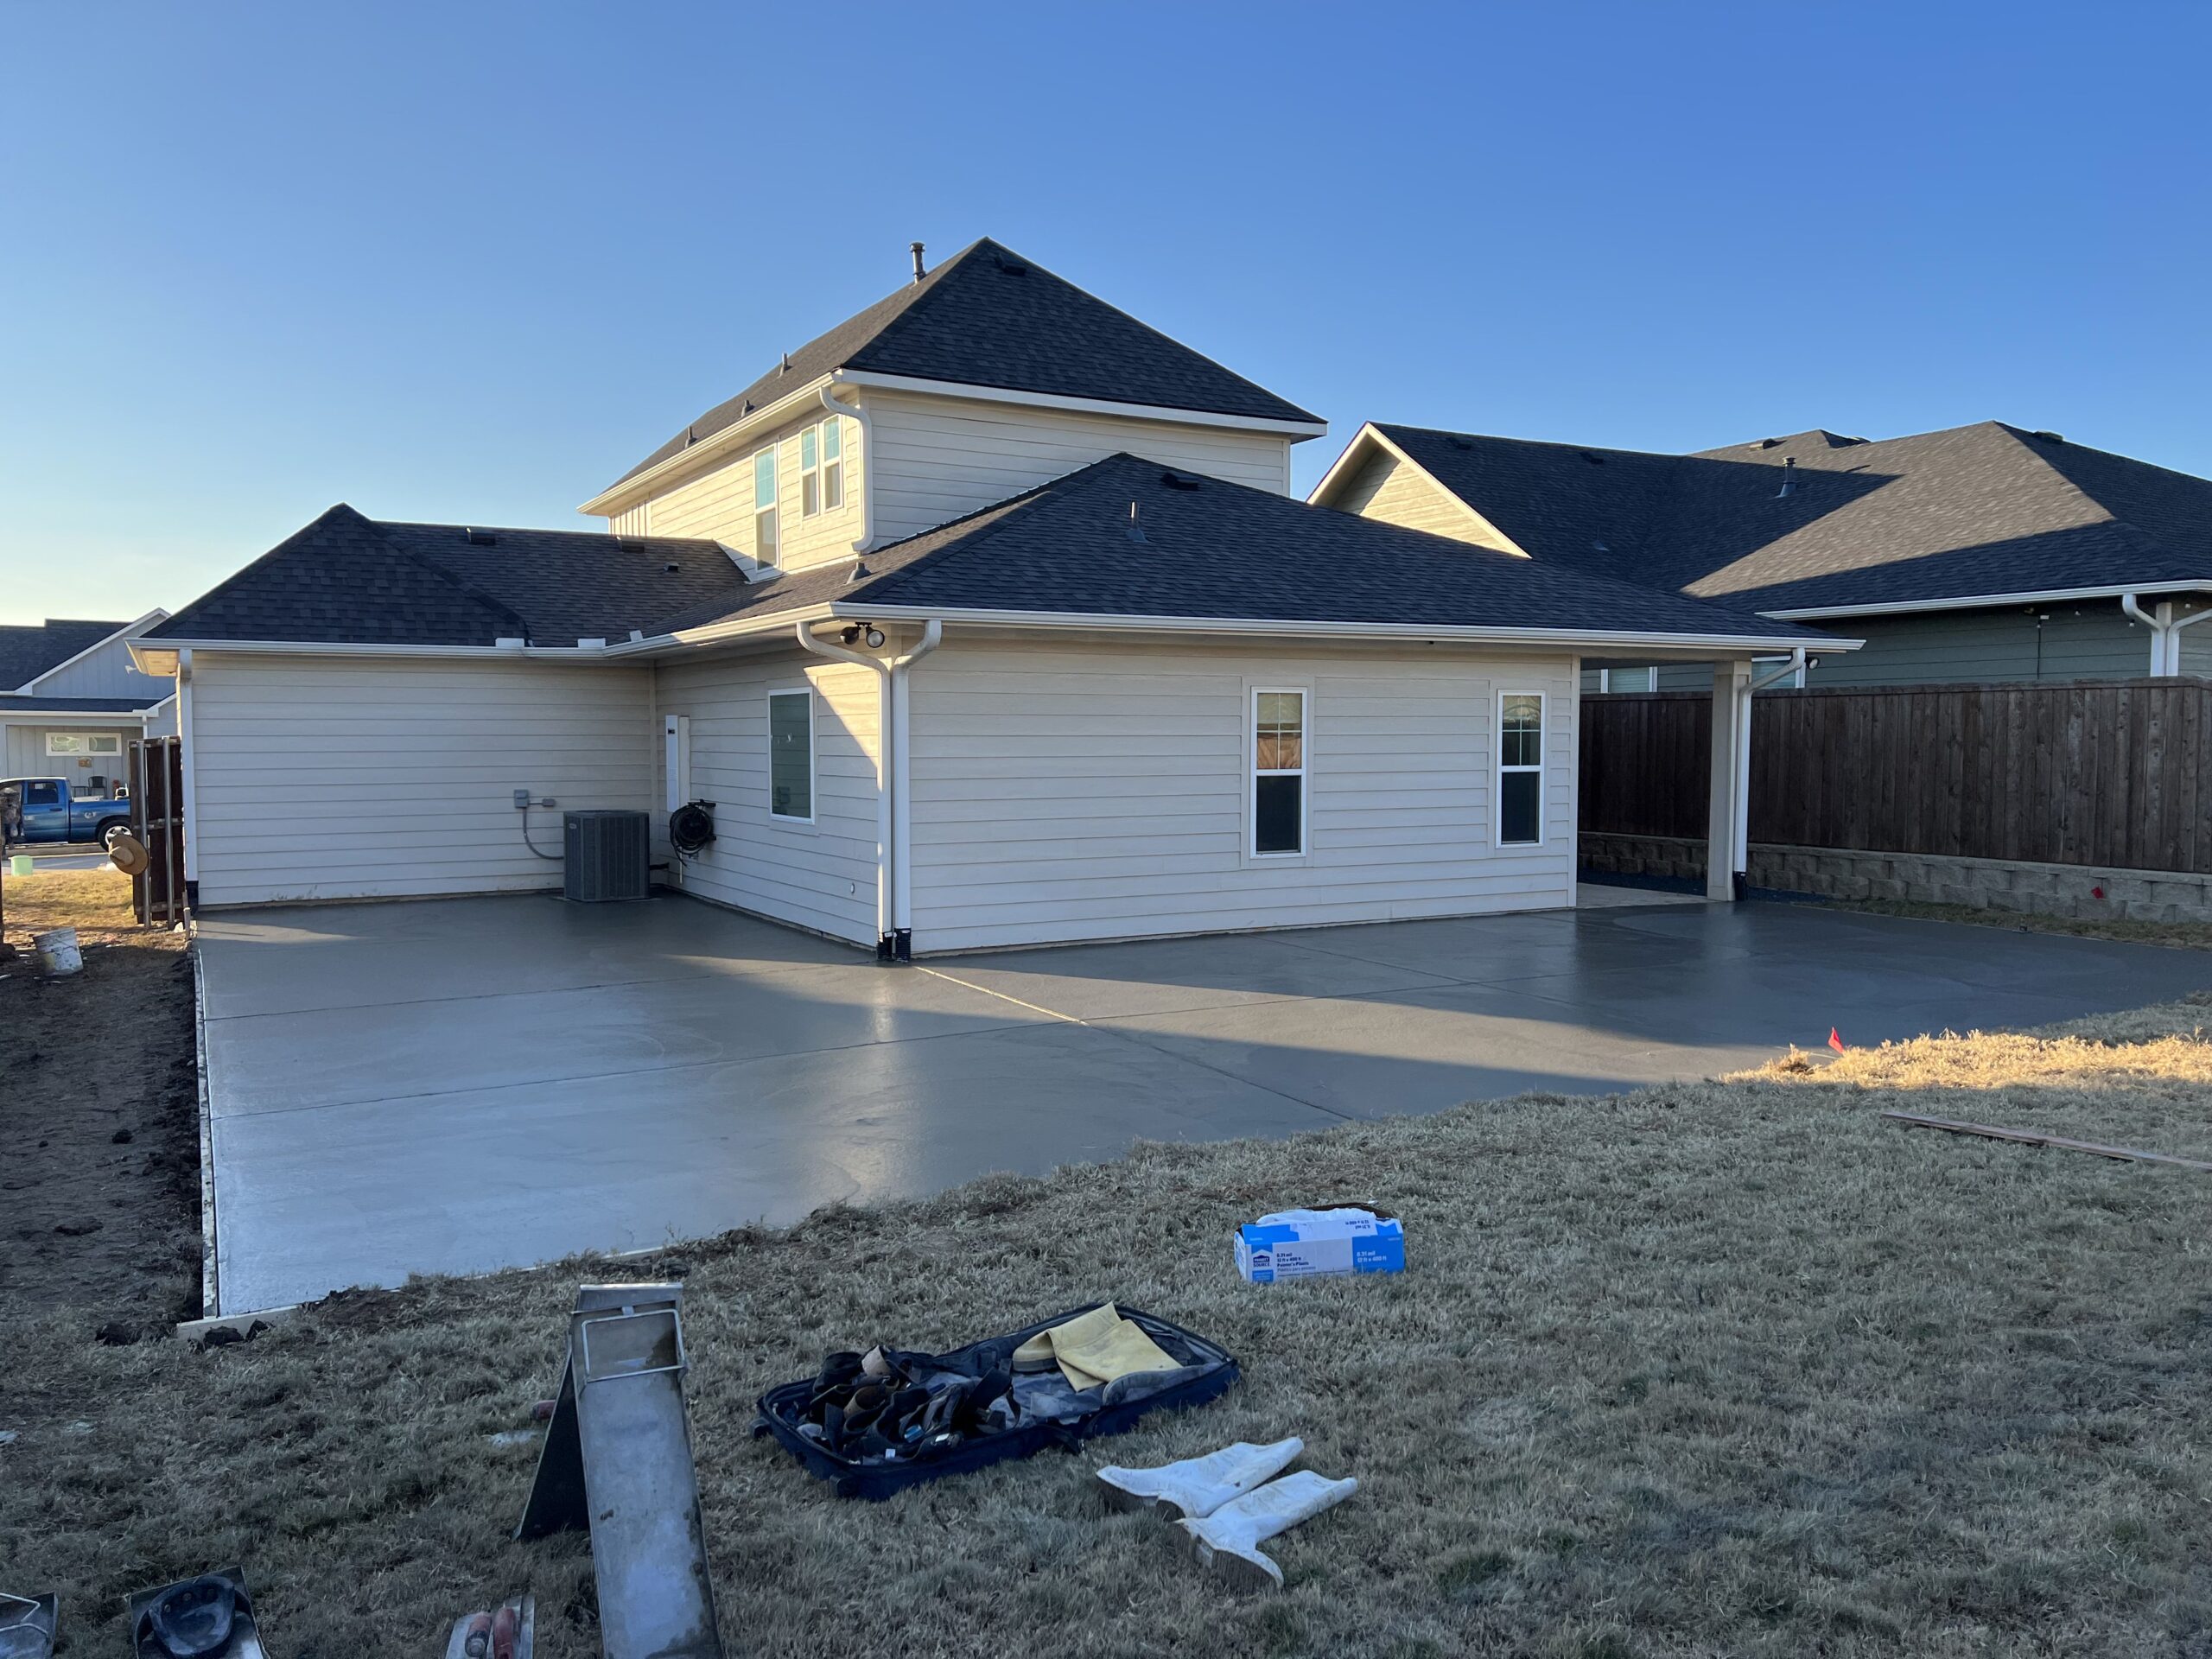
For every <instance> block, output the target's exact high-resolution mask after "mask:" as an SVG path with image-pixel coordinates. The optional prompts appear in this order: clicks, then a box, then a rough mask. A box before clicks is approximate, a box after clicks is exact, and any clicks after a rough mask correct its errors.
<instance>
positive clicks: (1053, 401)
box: [832, 369, 1329, 442]
mask: <svg viewBox="0 0 2212 1659" xmlns="http://www.w3.org/2000/svg"><path fill="white" fill-rule="evenodd" d="M832 378H834V379H836V380H838V381H841V382H842V383H843V384H845V385H853V386H859V387H861V389H863V390H873V391H913V392H920V393H922V394H924V395H925V396H927V397H958V398H962V399H964V400H965V401H967V402H969V403H978V404H1029V405H1031V406H1032V407H1033V408H1037V409H1057V410H1065V411H1067V412H1068V413H1070V414H1073V415H1113V416H1119V417H1120V418H1122V419H1123V420H1138V421H1158V422H1160V423H1164V424H1166V425H1169V426H1222V427H1230V428H1233V429H1236V430H1237V431H1239V432H1267V433H1271V434H1273V435H1275V436H1277V437H1286V438H1289V439H1291V440H1293V441H1294V442H1304V441H1305V440H1306V439H1307V438H1319V437H1325V436H1327V435H1328V431H1329V423H1327V422H1326V421H1281V420H1273V419H1269V418H1268V417H1265V416H1258V415H1222V414H1217V413H1215V412H1214V411H1213V410H1204V409H1170V408H1168V407H1166V405H1164V404H1122V403H1116V402H1114V401H1113V400H1112V399H1110V398H1105V397H1061V396H1060V395H1059V394H1058V393H1057V392H1050V391H1010V390H1008V389H1007V388H1006V387H1004V386H978V385H970V384H969V382H967V381H965V380H925V379H922V378H919V377H918V376H915V375H911V374H879V373H877V372H875V371H874V370H872V369H840V370H838V371H837V372H836V374H835V375H834V376H833V377H832Z"/></svg>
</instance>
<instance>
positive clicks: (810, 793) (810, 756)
mask: <svg viewBox="0 0 2212 1659" xmlns="http://www.w3.org/2000/svg"><path fill="white" fill-rule="evenodd" d="M768 816H769V817H772V818H785V819H788V820H790V821H791V822H793V823H813V822H814V693H813V692H812V691H811V690H802V691H771V692H770V693H769V694H768Z"/></svg>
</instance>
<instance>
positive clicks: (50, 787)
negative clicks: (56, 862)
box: [0, 778, 130, 847]
mask: <svg viewBox="0 0 2212 1659" xmlns="http://www.w3.org/2000/svg"><path fill="white" fill-rule="evenodd" d="M129 828H130V802H129V801H115V800H105V799H97V800H96V799H87V798H85V797H83V796H80V795H79V794H78V793H77V792H76V791H74V790H73V789H71V788H70V787H69V780H68V779H67V778H0V842H19V843H22V844H23V845H26V846H37V845H39V844H40V843H41V842H47V843H54V842H94V843H96V844H98V845H99V846H103V847H105V845H106V844H107V838H108V836H110V835H111V833H112V832H114V831H115V830H118V829H129Z"/></svg>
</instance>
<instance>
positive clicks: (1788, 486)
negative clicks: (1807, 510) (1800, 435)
mask: <svg viewBox="0 0 2212 1659" xmlns="http://www.w3.org/2000/svg"><path fill="white" fill-rule="evenodd" d="M1796 493H1797V457H1796V456H1795V455H1784V456H1783V458H1782V487H1781V488H1780V489H1778V490H1777V491H1776V492H1775V493H1774V494H1775V499H1777V500H1779V499H1782V498H1783V496H1785V495H1795V494H1796Z"/></svg>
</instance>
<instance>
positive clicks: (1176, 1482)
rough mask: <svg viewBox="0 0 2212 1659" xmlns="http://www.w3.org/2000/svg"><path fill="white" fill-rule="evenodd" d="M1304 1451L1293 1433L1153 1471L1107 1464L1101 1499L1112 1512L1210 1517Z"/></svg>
mask: <svg viewBox="0 0 2212 1659" xmlns="http://www.w3.org/2000/svg"><path fill="white" fill-rule="evenodd" d="M1305 1449H1306V1442H1305V1441H1303V1440H1300V1439H1299V1438H1298V1437H1297V1436H1296V1435H1295V1434H1294V1435H1292V1436H1291V1437H1290V1438H1289V1439H1288V1440H1277V1441H1276V1442H1275V1443H1274V1445H1272V1446H1254V1445H1253V1444H1252V1443H1251V1442H1250V1441H1249V1440H1239V1441H1237V1442H1236V1445H1234V1446H1224V1447H1222V1448H1221V1450H1220V1451H1218V1452H1207V1453H1206V1454H1205V1456H1204V1457H1203V1458H1185V1459H1183V1461H1182V1462H1180V1463H1171V1464H1167V1465H1164V1466H1163V1467H1160V1468H1158V1469H1124V1468H1122V1467H1121V1466H1120V1465H1118V1464H1108V1465H1106V1466H1105V1467H1104V1468H1103V1469H1101V1470H1100V1471H1098V1478H1099V1480H1100V1481H1101V1482H1102V1483H1103V1484H1104V1486H1105V1488H1106V1501H1107V1502H1108V1503H1111V1504H1112V1505H1113V1506H1114V1507H1115V1508H1116V1509H1117V1510H1166V1511H1168V1512H1170V1513H1171V1514H1174V1515H1179V1516H1193V1515H1197V1516H1205V1515H1211V1514H1212V1513H1213V1512H1214V1511H1215V1510H1217V1509H1219V1508H1220V1507H1221V1506H1222V1505H1223V1504H1224V1503H1228V1502H1229V1500H1230V1499H1231V1498H1233V1497H1243V1495H1244V1494H1245V1493H1247V1492H1249V1491H1251V1490H1252V1489H1253V1488H1254V1487H1255V1486H1257V1485H1259V1484H1260V1483H1261V1482H1262V1481H1266V1480H1272V1479H1273V1478H1274V1477H1275V1476H1276V1475H1278V1474H1280V1473H1281V1471H1283V1470H1284V1469H1285V1468H1287V1466H1288V1465H1289V1464H1290V1461H1291V1459H1294V1458H1295V1457H1296V1456H1297V1455H1298V1454H1299V1453H1300V1452H1303V1451H1304V1450H1305Z"/></svg>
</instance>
